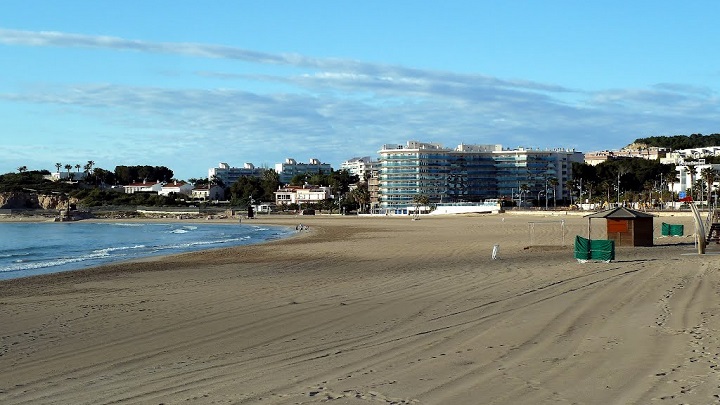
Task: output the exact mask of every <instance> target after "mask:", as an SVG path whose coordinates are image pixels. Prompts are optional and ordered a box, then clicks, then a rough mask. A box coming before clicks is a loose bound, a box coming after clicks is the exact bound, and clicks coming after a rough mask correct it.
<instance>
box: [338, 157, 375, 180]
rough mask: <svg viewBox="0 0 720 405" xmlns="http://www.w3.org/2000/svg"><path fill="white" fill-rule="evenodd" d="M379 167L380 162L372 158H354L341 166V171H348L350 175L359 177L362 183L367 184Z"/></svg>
mask: <svg viewBox="0 0 720 405" xmlns="http://www.w3.org/2000/svg"><path fill="white" fill-rule="evenodd" d="M379 167H380V162H378V161H377V160H372V159H371V158H370V156H365V157H354V158H352V159H348V160H346V161H344V162H342V163H341V164H340V170H347V171H348V173H350V174H354V175H357V176H358V178H359V179H360V181H361V182H365V180H366V179H368V178H369V177H370V176H371V175H372V173H373V172H374V171H377V170H378V168H379Z"/></svg>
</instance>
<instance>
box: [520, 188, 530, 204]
mask: <svg viewBox="0 0 720 405" xmlns="http://www.w3.org/2000/svg"><path fill="white" fill-rule="evenodd" d="M528 191H530V186H528V185H527V184H521V185H520V206H521V207H522V196H523V194H527V193H528Z"/></svg>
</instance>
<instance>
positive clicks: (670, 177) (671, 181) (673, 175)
mask: <svg viewBox="0 0 720 405" xmlns="http://www.w3.org/2000/svg"><path fill="white" fill-rule="evenodd" d="M677 179H678V178H677V172H669V173H666V174H665V176H663V181H664V182H665V184H668V185H669V186H670V187H669V189H670V198H671V199H672V200H673V201H675V198H674V197H675V194H674V192H673V190H674V188H675V187H674V185H675V182H676V181H677Z"/></svg>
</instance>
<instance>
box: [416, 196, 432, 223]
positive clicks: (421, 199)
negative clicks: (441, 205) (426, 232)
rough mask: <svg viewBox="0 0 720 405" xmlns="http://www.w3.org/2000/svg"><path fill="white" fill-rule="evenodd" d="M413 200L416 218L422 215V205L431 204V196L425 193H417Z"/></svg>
mask: <svg viewBox="0 0 720 405" xmlns="http://www.w3.org/2000/svg"><path fill="white" fill-rule="evenodd" d="M412 200H413V203H414V204H415V218H417V217H418V216H419V215H420V206H421V205H428V204H430V197H428V196H426V195H425V194H415V195H414V196H413V198H412Z"/></svg>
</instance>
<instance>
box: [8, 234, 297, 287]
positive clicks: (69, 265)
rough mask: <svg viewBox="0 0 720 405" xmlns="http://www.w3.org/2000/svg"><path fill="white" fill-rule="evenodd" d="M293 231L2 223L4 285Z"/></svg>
mask: <svg viewBox="0 0 720 405" xmlns="http://www.w3.org/2000/svg"><path fill="white" fill-rule="evenodd" d="M294 232H295V230H294V228H289V227H280V226H269V225H268V226H265V225H262V226H258V225H252V224H203V223H146V222H145V223H139V222H138V223H135V222H128V223H123V222H112V223H111V222H32V223H28V222H22V223H18V222H6V223H0V280H7V279H13V278H21V277H29V276H34V275H38V274H49V273H57V272H63V271H70V270H79V269H83V268H87V267H93V266H98V265H102V264H107V263H112V262H118V261H125V260H132V259H139V258H143V257H150V256H159V255H168V254H175V253H183V252H191V251H197V250H205V249H213V248H219V247H228V246H237V245H248V244H254V243H260V242H265V241H269V240H273V239H279V238H284V237H287V236H289V235H290V234H291V233H294Z"/></svg>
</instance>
